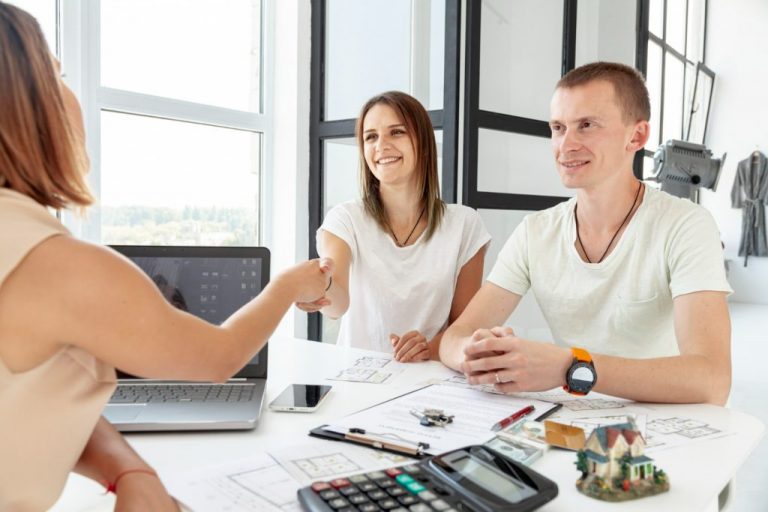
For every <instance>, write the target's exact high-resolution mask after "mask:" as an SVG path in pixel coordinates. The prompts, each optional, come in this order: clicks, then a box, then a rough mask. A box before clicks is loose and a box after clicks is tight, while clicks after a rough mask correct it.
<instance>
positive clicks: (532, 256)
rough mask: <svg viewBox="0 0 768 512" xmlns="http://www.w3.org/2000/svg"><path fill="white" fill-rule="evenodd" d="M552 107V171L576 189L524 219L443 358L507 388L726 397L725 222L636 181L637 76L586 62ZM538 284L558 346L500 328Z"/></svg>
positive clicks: (642, 131) (641, 130)
mask: <svg viewBox="0 0 768 512" xmlns="http://www.w3.org/2000/svg"><path fill="white" fill-rule="evenodd" d="M550 110H551V120H550V127H551V130H552V150H553V154H554V157H555V162H556V166H557V170H558V173H559V174H560V178H561V180H562V182H563V184H564V185H565V186H566V187H568V188H572V189H575V190H576V197H575V198H573V199H571V200H569V201H567V202H565V203H562V204H560V205H558V206H555V207H553V208H550V209H548V210H544V211H541V212H537V213H534V214H531V215H529V216H527V217H526V218H525V220H524V221H523V222H522V223H521V224H520V225H519V226H518V227H517V229H516V230H515V232H514V233H513V234H512V236H511V237H510V238H509V240H508V241H507V243H506V244H505V245H504V248H503V249H502V250H501V253H500V254H499V257H498V260H497V262H496V265H495V266H494V268H493V270H492V271H491V273H490V275H489V276H488V280H487V282H486V283H485V284H484V285H483V286H482V287H481V289H480V290H479V291H478V292H477V294H476V295H475V297H474V298H473V299H472V301H471V302H470V303H469V305H468V306H467V307H466V309H465V310H464V312H463V313H462V314H461V316H460V317H459V318H458V319H457V320H456V321H455V323H453V325H452V326H451V327H450V328H449V329H448V330H447V331H446V332H445V334H444V336H443V340H442V345H441V347H440V358H441V360H442V361H443V362H444V363H445V364H446V365H448V366H450V367H451V368H454V369H456V370H460V371H462V372H464V373H465V374H467V376H468V377H469V381H470V383H473V384H479V383H486V384H495V385H496V387H497V388H498V389H500V390H502V391H505V392H517V391H538V390H546V389H551V388H553V387H557V386H563V387H564V388H565V389H566V390H567V391H569V392H571V393H573V394H576V395H585V394H587V393H589V392H590V391H591V390H593V389H594V390H595V391H597V392H600V393H606V394H609V395H613V396H619V397H625V398H629V399H633V400H639V401H650V402H690V403H694V402H710V403H716V404H723V403H725V401H726V400H727V398H728V393H729V390H730V384H731V357H730V319H729V315H728V307H727V303H726V296H727V294H728V293H730V291H731V289H730V287H729V286H728V282H727V281H726V279H725V270H724V264H723V252H722V247H721V244H720V239H719V235H718V231H717V227H716V225H715V223H714V220H713V219H712V217H711V215H710V214H709V213H708V212H707V211H706V210H704V209H703V208H702V207H700V206H698V205H696V204H694V203H692V202H690V201H688V200H685V199H680V198H676V197H673V196H670V195H669V194H666V193H664V192H660V191H658V190H655V189H653V188H650V187H647V186H645V185H643V183H642V182H640V181H638V180H637V179H636V178H635V176H634V175H633V172H632V161H633V158H634V155H635V153H636V152H637V151H639V150H641V149H643V147H644V145H645V143H646V142H647V140H648V136H649V124H648V119H649V117H650V105H649V100H648V91H647V89H646V87H645V83H644V81H643V78H642V76H641V75H640V74H639V73H638V72H637V71H635V70H634V69H632V68H630V67H628V66H624V65H622V64H613V63H604V62H600V63H593V64H588V65H585V66H582V67H580V68H577V69H575V70H573V71H571V72H570V73H568V74H567V75H565V76H564V77H563V78H562V79H561V80H560V82H558V85H557V88H556V90H555V93H554V96H553V98H552V102H551V106H550ZM529 289H531V290H532V291H533V293H534V295H535V297H536V300H537V302H538V303H539V306H540V307H541V309H542V311H543V313H544V316H545V318H546V319H547V322H548V323H549V326H550V328H551V330H552V333H553V335H554V338H555V343H554V344H551V343H541V342H536V341H531V340H526V339H521V338H518V337H516V336H515V335H514V333H513V332H512V330H511V329H509V328H508V327H493V326H500V325H502V324H503V323H504V322H505V321H506V319H507V318H508V317H509V315H510V314H511V313H512V312H513V311H514V309H515V308H516V306H517V305H518V303H519V301H520V299H521V298H522V296H523V295H525V293H526V292H527V291H528V290H529Z"/></svg>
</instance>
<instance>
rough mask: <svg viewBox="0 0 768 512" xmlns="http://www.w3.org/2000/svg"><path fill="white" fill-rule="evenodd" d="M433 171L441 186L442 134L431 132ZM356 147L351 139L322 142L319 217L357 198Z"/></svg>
mask: <svg viewBox="0 0 768 512" xmlns="http://www.w3.org/2000/svg"><path fill="white" fill-rule="evenodd" d="M435 139H436V142H437V155H438V157H437V171H438V176H439V178H440V183H441V184H442V174H443V173H442V169H443V131H442V130H435ZM359 173H360V171H359V167H358V152H357V144H356V142H355V138H354V137H345V138H339V139H326V140H324V141H323V179H324V183H323V216H325V214H327V213H328V212H329V211H331V209H332V208H333V207H334V206H336V205H337V204H340V203H343V202H344V201H349V200H352V199H357V198H358V197H360V181H359Z"/></svg>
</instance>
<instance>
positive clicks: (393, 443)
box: [344, 428, 429, 456]
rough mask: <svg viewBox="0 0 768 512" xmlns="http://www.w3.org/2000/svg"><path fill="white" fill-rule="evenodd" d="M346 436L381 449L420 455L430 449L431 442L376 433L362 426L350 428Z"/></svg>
mask: <svg viewBox="0 0 768 512" xmlns="http://www.w3.org/2000/svg"><path fill="white" fill-rule="evenodd" d="M391 437H396V438H398V439H397V440H393V439H391ZM344 438H345V439H348V440H350V441H357V442H359V443H364V444H367V445H370V446H373V447H374V448H378V449H380V450H381V449H384V450H389V451H393V452H398V453H406V454H408V455H418V456H420V455H423V454H424V450H427V449H429V443H419V442H412V441H408V440H406V439H403V438H401V437H400V436H398V435H396V434H376V433H373V432H366V431H365V430H364V429H362V428H350V429H349V431H348V432H347V433H346V434H345V435H344Z"/></svg>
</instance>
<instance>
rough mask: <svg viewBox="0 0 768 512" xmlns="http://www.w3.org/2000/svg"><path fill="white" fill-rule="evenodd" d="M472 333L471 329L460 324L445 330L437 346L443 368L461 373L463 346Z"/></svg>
mask: <svg viewBox="0 0 768 512" xmlns="http://www.w3.org/2000/svg"><path fill="white" fill-rule="evenodd" d="M473 332H474V330H473V329H472V328H471V327H467V326H463V325H460V324H453V325H451V326H450V327H448V329H446V331H445V332H444V333H443V337H442V339H441V340H440V346H439V355H440V361H442V363H443V364H444V365H445V366H447V367H448V368H451V369H453V370H456V371H461V363H463V362H464V345H465V344H466V339H467V338H468V337H469V336H472V333H473Z"/></svg>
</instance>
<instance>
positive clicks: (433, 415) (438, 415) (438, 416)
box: [411, 409, 453, 427]
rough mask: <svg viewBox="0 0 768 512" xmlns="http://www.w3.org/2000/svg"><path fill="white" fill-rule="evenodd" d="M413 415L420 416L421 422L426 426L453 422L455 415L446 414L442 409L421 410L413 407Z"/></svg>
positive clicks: (444, 424)
mask: <svg viewBox="0 0 768 512" xmlns="http://www.w3.org/2000/svg"><path fill="white" fill-rule="evenodd" d="M411 415H412V416H415V417H416V418H419V424H420V425H424V426H425V427H445V426H446V425H447V424H449V423H453V415H451V416H449V415H447V414H445V411H443V410H442V409H423V410H421V411H417V410H415V409H411Z"/></svg>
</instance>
